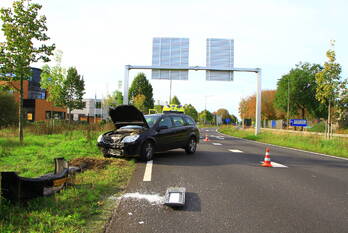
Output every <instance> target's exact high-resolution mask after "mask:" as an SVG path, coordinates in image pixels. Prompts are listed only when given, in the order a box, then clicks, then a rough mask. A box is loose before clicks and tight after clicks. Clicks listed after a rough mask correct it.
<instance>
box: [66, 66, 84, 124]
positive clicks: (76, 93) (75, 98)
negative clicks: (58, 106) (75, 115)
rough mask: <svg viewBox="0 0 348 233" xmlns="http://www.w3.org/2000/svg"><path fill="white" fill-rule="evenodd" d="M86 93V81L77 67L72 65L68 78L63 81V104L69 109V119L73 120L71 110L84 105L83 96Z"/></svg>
mask: <svg viewBox="0 0 348 233" xmlns="http://www.w3.org/2000/svg"><path fill="white" fill-rule="evenodd" d="M84 94H85V81H84V80H83V77H82V76H81V75H79V74H78V73H77V70H76V68H75V67H70V68H69V69H68V72H67V76H66V79H65V80H64V82H63V96H64V102H63V105H64V106H65V107H67V108H68V109H69V121H71V117H70V116H71V111H72V110H74V109H82V108H83V107H84V104H83V101H82V98H83V95H84Z"/></svg>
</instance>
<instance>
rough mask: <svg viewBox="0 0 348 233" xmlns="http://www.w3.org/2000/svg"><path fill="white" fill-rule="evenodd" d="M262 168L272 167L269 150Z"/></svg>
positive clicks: (267, 149)
mask: <svg viewBox="0 0 348 233" xmlns="http://www.w3.org/2000/svg"><path fill="white" fill-rule="evenodd" d="M261 166H262V167H272V164H271V156H269V148H266V155H265V159H264V161H263V163H262V164H261Z"/></svg>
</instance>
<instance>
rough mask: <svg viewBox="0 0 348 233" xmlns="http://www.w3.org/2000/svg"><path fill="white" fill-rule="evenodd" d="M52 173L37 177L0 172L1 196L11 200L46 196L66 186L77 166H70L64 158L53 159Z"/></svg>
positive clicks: (77, 169) (18, 200) (16, 200)
mask: <svg viewBox="0 0 348 233" xmlns="http://www.w3.org/2000/svg"><path fill="white" fill-rule="evenodd" d="M54 164H55V169H54V173H49V174H46V175H43V176H40V177H38V178H27V177H21V176H18V175H17V173H16V172H1V197H2V198H4V199H7V200H9V201H11V202H25V201H28V200H30V199H33V198H36V197H41V196H48V195H52V194H54V193H56V192H57V191H59V190H61V189H62V188H64V187H65V186H66V184H67V183H68V182H70V181H71V179H72V178H73V177H74V174H75V172H76V171H81V169H79V168H75V167H73V168H70V169H69V165H68V163H67V161H65V160H64V158H55V159H54Z"/></svg>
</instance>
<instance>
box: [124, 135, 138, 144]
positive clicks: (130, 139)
mask: <svg viewBox="0 0 348 233" xmlns="http://www.w3.org/2000/svg"><path fill="white" fill-rule="evenodd" d="M138 138H139V135H138V134H136V135H131V136H126V137H124V138H123V139H122V142H123V143H130V142H135V141H136V140H137V139H138Z"/></svg>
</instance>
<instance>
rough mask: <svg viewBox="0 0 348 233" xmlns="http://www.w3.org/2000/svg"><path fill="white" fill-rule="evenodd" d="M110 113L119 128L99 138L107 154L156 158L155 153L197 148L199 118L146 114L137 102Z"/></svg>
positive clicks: (173, 114) (111, 155)
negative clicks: (195, 119) (135, 105)
mask: <svg viewBox="0 0 348 233" xmlns="http://www.w3.org/2000/svg"><path fill="white" fill-rule="evenodd" d="M109 115H110V117H111V119H112V121H113V122H114V124H115V130H113V131H109V132H106V133H104V134H102V135H100V136H99V137H98V139H97V141H98V144H97V145H98V146H99V147H100V148H101V150H102V152H103V154H104V156H105V157H135V156H139V157H140V158H141V159H142V160H145V161H148V160H152V158H153V155H154V153H155V152H160V151H167V150H171V149H177V148H183V149H184V150H185V151H186V153H187V154H193V153H195V151H196V148H197V143H198V142H199V130H198V129H197V127H196V124H195V121H194V120H193V119H192V118H191V117H190V116H187V115H185V114H183V113H173V112H167V113H161V114H151V115H145V116H144V115H143V114H142V113H141V112H140V111H139V110H138V109H137V108H136V107H134V106H133V105H120V106H117V107H116V108H111V109H110V111H109Z"/></svg>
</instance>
